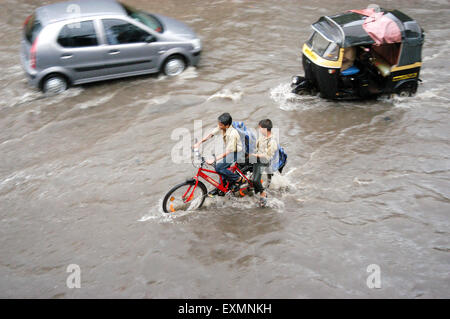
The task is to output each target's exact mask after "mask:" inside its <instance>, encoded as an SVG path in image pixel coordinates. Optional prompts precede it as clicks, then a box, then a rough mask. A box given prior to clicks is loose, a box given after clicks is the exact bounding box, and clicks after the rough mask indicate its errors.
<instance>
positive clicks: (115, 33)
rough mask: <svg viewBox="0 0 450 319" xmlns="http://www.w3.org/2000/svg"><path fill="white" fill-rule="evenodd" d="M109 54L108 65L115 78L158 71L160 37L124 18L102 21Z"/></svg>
mask: <svg viewBox="0 0 450 319" xmlns="http://www.w3.org/2000/svg"><path fill="white" fill-rule="evenodd" d="M102 24H103V34H104V38H105V43H106V45H107V51H106V56H105V64H106V67H107V72H108V73H109V74H111V75H113V74H117V75H121V74H126V73H136V72H139V73H146V72H152V71H155V68H156V65H157V64H156V62H157V58H158V45H157V42H156V40H157V39H156V37H155V36H154V35H152V34H150V33H149V32H147V31H145V30H143V29H141V28H140V27H138V26H136V25H135V24H133V23H130V22H128V21H126V20H122V19H118V18H115V19H102Z"/></svg>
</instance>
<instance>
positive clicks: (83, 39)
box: [58, 21, 98, 48]
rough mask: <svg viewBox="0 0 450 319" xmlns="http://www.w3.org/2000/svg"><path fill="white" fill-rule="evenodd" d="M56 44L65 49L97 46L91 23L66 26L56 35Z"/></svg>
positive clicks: (84, 22) (85, 22)
mask: <svg viewBox="0 0 450 319" xmlns="http://www.w3.org/2000/svg"><path fill="white" fill-rule="evenodd" d="M58 43H59V44H60V45H61V46H63V47H66V48H80V47H90V46H95V45H97V44H98V41H97V34H96V32H95V28H94V23H93V21H83V22H76V23H70V24H66V25H65V26H64V27H63V28H62V29H61V31H60V33H59V35H58Z"/></svg>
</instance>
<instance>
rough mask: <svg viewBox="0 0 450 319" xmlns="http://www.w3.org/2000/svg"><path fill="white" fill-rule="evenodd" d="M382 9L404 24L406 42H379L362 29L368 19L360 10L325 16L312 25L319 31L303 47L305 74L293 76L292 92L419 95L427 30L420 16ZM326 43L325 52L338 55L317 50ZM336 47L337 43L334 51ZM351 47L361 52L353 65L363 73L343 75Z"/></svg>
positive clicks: (336, 95)
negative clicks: (378, 43)
mask: <svg viewBox="0 0 450 319" xmlns="http://www.w3.org/2000/svg"><path fill="white" fill-rule="evenodd" d="M381 11H382V12H384V15H387V16H388V17H389V19H391V20H393V21H394V22H395V23H396V25H397V26H398V27H399V29H400V31H401V38H402V40H401V43H390V44H382V45H381V46H376V45H374V44H375V41H374V40H373V39H372V38H371V37H370V36H369V35H368V34H367V32H365V30H364V29H363V27H362V25H363V22H364V19H365V18H366V17H365V16H364V15H361V14H358V13H354V12H347V13H344V14H340V15H335V16H331V17H328V16H325V17H322V18H320V19H319V20H318V21H317V22H316V23H314V24H313V25H312V27H313V30H314V32H313V34H312V35H311V37H310V39H309V40H308V42H306V43H305V44H304V45H303V50H302V51H303V52H302V53H303V54H302V64H303V69H304V72H305V75H304V76H295V77H293V81H292V84H291V86H292V92H293V93H297V94H316V93H317V92H320V96H321V97H324V98H327V99H364V98H371V97H376V96H379V95H382V94H388V95H390V94H393V93H395V94H399V95H401V96H410V95H412V94H414V93H416V91H417V87H418V82H419V81H420V79H419V75H420V68H421V65H422V63H421V58H422V56H421V52H422V45H423V42H424V32H423V30H422V29H421V28H420V26H419V25H418V24H417V22H416V21H415V20H413V19H411V18H410V17H408V16H407V15H405V14H404V13H402V12H400V11H398V10H392V11H385V10H383V9H381ZM317 37H322V38H319V39H316V38H317ZM315 40H319V42H321V43H320V45H314V41H315ZM325 41H328V42H329V43H330V44H329V45H328V47H326V48H325V49H324V50H323V51H324V52H322V54H326V53H327V52H331V53H330V54H328V56H332V57H333V58H329V59H327V58H326V57H324V56H322V54H321V52H317V51H318V50H317V49H315V47H316V46H322V47H323V46H324V45H323V43H325ZM332 45H333V46H336V47H335V48H334V49H333V50H330V49H329V48H330V46H332ZM351 47H353V48H355V49H354V50H355V51H356V56H357V58H356V60H355V61H354V66H355V67H356V69H358V72H357V73H355V74H350V75H344V74H343V72H341V66H342V60H343V55H344V50H345V49H346V48H351ZM315 50H316V51H315ZM319 51H320V50H319ZM333 52H334V53H333ZM383 54H384V56H383Z"/></svg>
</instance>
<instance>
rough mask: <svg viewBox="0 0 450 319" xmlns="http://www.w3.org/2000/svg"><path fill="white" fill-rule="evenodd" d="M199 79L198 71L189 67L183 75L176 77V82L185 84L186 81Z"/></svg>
mask: <svg viewBox="0 0 450 319" xmlns="http://www.w3.org/2000/svg"><path fill="white" fill-rule="evenodd" d="M197 77H198V72H197V69H196V68H194V67H192V66H191V67H188V68H187V69H186V70H185V71H184V72H183V73H181V74H180V75H178V76H177V77H176V81H177V82H178V81H181V82H184V81H185V80H190V79H195V78H197Z"/></svg>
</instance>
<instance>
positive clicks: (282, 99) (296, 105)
mask: <svg viewBox="0 0 450 319" xmlns="http://www.w3.org/2000/svg"><path fill="white" fill-rule="evenodd" d="M291 90H292V88H291V85H290V84H289V83H282V84H280V85H278V86H277V87H275V88H273V89H272V90H270V98H271V99H272V100H273V101H275V102H276V103H277V104H278V106H279V107H280V109H282V110H284V111H294V110H297V109H304V110H306V109H309V108H312V107H313V106H314V105H313V104H308V103H304V102H308V101H311V100H315V99H316V98H317V97H316V96H312V95H298V94H294V93H292V92H291ZM302 102H303V103H302Z"/></svg>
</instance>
